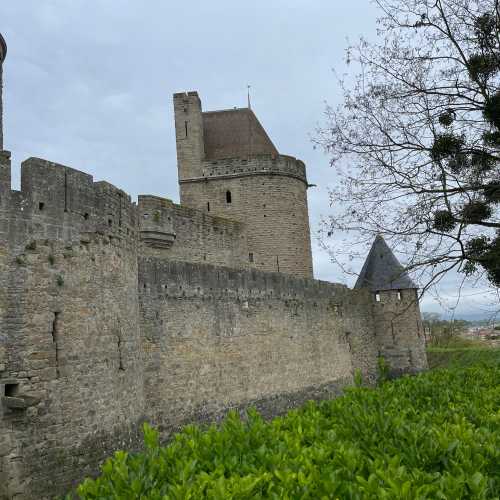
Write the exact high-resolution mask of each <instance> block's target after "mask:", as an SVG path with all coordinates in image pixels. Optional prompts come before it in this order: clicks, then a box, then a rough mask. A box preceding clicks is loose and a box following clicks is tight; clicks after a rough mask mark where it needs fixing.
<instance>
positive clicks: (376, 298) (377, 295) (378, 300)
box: [375, 292, 380, 302]
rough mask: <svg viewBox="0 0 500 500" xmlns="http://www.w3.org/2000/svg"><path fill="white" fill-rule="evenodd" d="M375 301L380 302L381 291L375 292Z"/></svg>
mask: <svg viewBox="0 0 500 500" xmlns="http://www.w3.org/2000/svg"><path fill="white" fill-rule="evenodd" d="M375 301H376V302H380V292H375Z"/></svg>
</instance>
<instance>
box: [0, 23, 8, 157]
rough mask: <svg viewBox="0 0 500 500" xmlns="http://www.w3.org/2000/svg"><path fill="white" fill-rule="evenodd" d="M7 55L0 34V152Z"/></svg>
mask: <svg viewBox="0 0 500 500" xmlns="http://www.w3.org/2000/svg"><path fill="white" fill-rule="evenodd" d="M6 55H7V44H6V43H5V40H4V38H3V36H2V34H1V33H0V151H2V150H3V62H4V61H5V56H6Z"/></svg>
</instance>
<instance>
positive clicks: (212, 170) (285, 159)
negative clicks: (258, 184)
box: [179, 155, 307, 184]
mask: <svg viewBox="0 0 500 500" xmlns="http://www.w3.org/2000/svg"><path fill="white" fill-rule="evenodd" d="M249 175H281V176H285V177H294V178H296V179H299V180H301V181H303V182H305V183H306V184H307V177H306V167H305V165H304V162H302V161H301V160H298V159H296V158H294V157H293V156H286V155H278V156H272V155H257V156H251V157H249V158H227V159H224V160H214V161H204V162H203V164H202V176H201V177H192V178H185V179H181V180H180V181H179V182H180V184H184V183H189V182H204V181H207V180H209V179H211V178H217V179H221V178H233V177H245V176H249Z"/></svg>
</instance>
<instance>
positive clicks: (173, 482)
mask: <svg viewBox="0 0 500 500" xmlns="http://www.w3.org/2000/svg"><path fill="white" fill-rule="evenodd" d="M499 381H500V367H499V366H482V367H472V368H467V369H449V370H436V371H432V372H428V373H425V374H422V375H419V376H415V377H404V378H402V379H399V380H396V381H393V382H387V383H384V384H383V385H382V386H381V387H379V388H377V389H365V388H353V389H349V390H348V391H347V394H346V395H345V396H343V397H341V398H338V399H335V400H331V401H325V402H322V403H319V404H314V403H309V404H307V405H306V406H305V407H304V408H302V409H300V410H295V411H291V412H290V413H288V415H286V416H285V417H282V418H276V419H274V420H272V421H270V422H265V421H264V420H263V419H262V418H261V417H260V416H259V415H258V414H257V413H256V412H254V411H251V412H250V413H249V416H248V420H247V421H242V420H240V418H239V417H238V415H236V414H234V413H233V414H230V415H229V417H228V418H227V419H226V420H225V422H224V423H223V425H222V426H219V427H216V426H212V427H210V428H208V429H205V430H203V429H201V428H199V427H196V426H188V427H186V428H185V429H184V431H183V432H181V433H179V434H177V435H176V436H175V437H174V439H173V441H172V442H171V443H170V444H169V445H168V446H166V447H161V446H159V444H158V435H157V433H156V432H155V431H154V430H152V429H151V428H150V427H149V426H145V429H144V430H145V445H146V451H145V452H144V453H141V454H134V455H133V454H127V453H126V452H118V453H116V454H115V456H114V457H113V458H110V459H109V460H108V461H107V462H106V463H105V464H104V465H103V467H102V473H101V476H100V477H99V478H98V479H97V480H95V481H94V480H90V479H87V480H86V481H85V482H84V483H83V484H82V485H81V486H80V487H79V489H78V492H79V494H80V497H81V498H82V499H97V498H98V499H124V500H125V499H151V500H160V499H162V500H163V499H182V500H186V499H200V498H210V499H224V498H234V499H250V498H252V499H253V498H273V499H327V498H328V499H330V498H333V499H335V498H338V499H343V500H344V499H377V500H379V499H398V500H404V499H408V500H410V499H411V500H415V499H424V498H426V499H454V500H455V499H460V498H468V499H486V498H487V499H492V498H499V497H500V386H499V385H498V384H499Z"/></svg>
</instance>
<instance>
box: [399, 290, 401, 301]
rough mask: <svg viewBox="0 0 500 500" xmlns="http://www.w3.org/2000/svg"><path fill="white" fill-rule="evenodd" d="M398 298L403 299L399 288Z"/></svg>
mask: <svg viewBox="0 0 500 500" xmlns="http://www.w3.org/2000/svg"><path fill="white" fill-rule="evenodd" d="M398 300H401V290H398Z"/></svg>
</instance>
